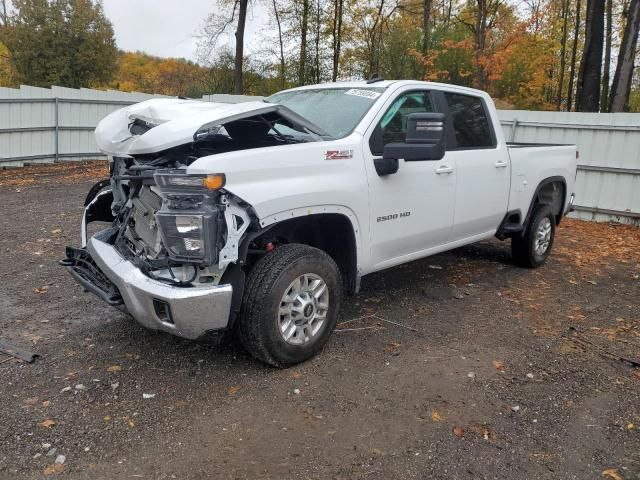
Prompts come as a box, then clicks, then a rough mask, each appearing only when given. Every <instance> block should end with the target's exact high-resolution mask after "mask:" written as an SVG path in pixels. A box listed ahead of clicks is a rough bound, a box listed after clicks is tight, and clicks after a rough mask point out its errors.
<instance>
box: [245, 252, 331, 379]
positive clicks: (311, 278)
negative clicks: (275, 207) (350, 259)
mask: <svg viewBox="0 0 640 480" xmlns="http://www.w3.org/2000/svg"><path fill="white" fill-rule="evenodd" d="M341 294H342V282H341V278H340V271H339V269H338V266H337V265H336V263H335V262H334V261H333V259H332V258H331V257H330V256H329V255H327V254H326V253H325V252H323V251H322V250H319V249H317V248H313V247H310V246H308V245H301V244H288V245H282V246H280V247H278V248H276V249H275V250H274V251H273V252H271V253H269V254H267V255H266V256H265V257H263V258H262V259H261V260H260V261H259V262H258V263H257V264H256V265H255V266H254V267H253V269H252V270H251V272H250V274H249V278H248V280H247V285H246V287H245V293H244V298H243V301H242V310H241V313H240V318H239V319H238V336H239V338H240V341H241V342H242V344H243V346H244V347H245V348H246V350H247V351H248V352H249V353H250V354H251V355H253V356H254V357H255V358H257V359H258V360H261V361H263V362H265V363H268V364H269V365H273V366H275V367H287V366H290V365H295V364H296V363H300V362H303V361H305V360H307V359H309V358H311V357H313V356H314V355H316V354H317V353H318V352H319V351H320V349H322V347H323V346H324V344H325V343H326V342H327V340H328V339H329V336H330V335H331V332H332V331H333V329H334V327H335V325H336V319H337V314H338V309H339V306H340V297H341Z"/></svg>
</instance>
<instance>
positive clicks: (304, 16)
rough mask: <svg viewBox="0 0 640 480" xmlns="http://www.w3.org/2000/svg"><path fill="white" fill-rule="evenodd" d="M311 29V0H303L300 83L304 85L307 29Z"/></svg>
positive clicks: (299, 66) (299, 65) (299, 67)
mask: <svg viewBox="0 0 640 480" xmlns="http://www.w3.org/2000/svg"><path fill="white" fill-rule="evenodd" d="M308 29H309V0H302V25H301V28H300V62H299V64H298V85H304V81H305V75H306V70H307V30H308Z"/></svg>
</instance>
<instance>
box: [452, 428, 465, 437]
mask: <svg viewBox="0 0 640 480" xmlns="http://www.w3.org/2000/svg"><path fill="white" fill-rule="evenodd" d="M453 434H454V435H455V436H456V437H458V438H462V437H464V428H462V427H453Z"/></svg>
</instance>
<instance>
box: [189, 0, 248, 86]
mask: <svg viewBox="0 0 640 480" xmlns="http://www.w3.org/2000/svg"><path fill="white" fill-rule="evenodd" d="M216 7H217V8H216V12H215V13H212V14H210V15H209V17H208V18H207V20H206V21H205V25H204V27H203V28H202V32H201V34H200V41H199V45H198V57H199V60H200V61H201V62H202V63H205V64H211V62H212V61H214V57H215V52H216V49H218V48H219V47H220V40H221V39H222V38H223V37H224V35H225V34H226V33H227V31H228V30H229V29H231V28H234V27H235V34H234V36H235V54H234V67H233V92H234V93H236V94H242V93H244V91H245V89H244V33H245V27H246V23H247V10H248V7H249V0H220V1H219V3H218V4H216ZM236 17H237V18H236Z"/></svg>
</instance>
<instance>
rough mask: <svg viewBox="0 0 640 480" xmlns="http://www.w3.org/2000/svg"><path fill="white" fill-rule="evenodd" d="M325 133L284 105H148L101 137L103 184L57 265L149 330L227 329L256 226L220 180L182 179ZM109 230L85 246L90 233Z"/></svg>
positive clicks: (114, 118) (186, 333)
mask: <svg viewBox="0 0 640 480" xmlns="http://www.w3.org/2000/svg"><path fill="white" fill-rule="evenodd" d="M324 138H328V134H326V132H324V131H322V130H321V129H320V128H319V127H317V126H315V125H313V124H311V123H310V122H308V121H307V120H306V119H304V118H302V117H300V116H299V115H297V114H296V113H294V112H293V111H291V110H289V109H287V108H286V107H283V106H280V105H275V104H269V103H264V102H250V103H246V104H236V105H228V104H227V105H223V104H209V103H206V102H194V101H185V100H177V99H153V100H148V101H146V102H142V103H140V104H137V105H132V106H130V107H126V108H124V109H121V110H117V111H115V112H113V113H111V114H110V115H108V116H107V117H105V118H104V119H103V120H102V121H101V122H100V123H99V125H98V127H97V128H96V142H97V144H98V147H99V148H100V150H102V151H103V152H104V153H106V154H108V155H110V163H109V168H110V179H108V180H104V181H102V182H99V183H97V184H96V185H95V186H94V187H93V188H92V189H91V191H90V192H89V195H88V196H87V199H86V201H85V210H84V215H83V220H82V248H74V247H68V248H67V250H66V254H67V258H65V259H64V260H63V261H62V262H61V264H62V265H63V266H65V267H66V268H67V269H68V270H69V272H70V273H71V275H72V276H73V277H74V278H75V279H76V280H77V281H78V283H80V284H81V285H82V286H83V287H84V288H85V289H86V290H88V291H91V292H93V293H95V294H96V295H97V296H98V297H100V298H101V299H103V300H104V301H106V302H107V303H108V304H110V305H113V306H115V307H118V308H120V309H121V310H123V311H126V312H128V313H130V314H131V315H132V316H133V317H134V318H135V319H136V320H138V321H139V322H140V323H142V324H143V325H145V326H146V327H148V328H152V329H156V330H164V331H167V332H170V333H173V334H175V335H179V336H182V337H186V338H191V339H195V338H198V337H200V336H202V335H204V334H206V333H208V332H211V331H219V330H223V329H225V328H227V327H229V326H230V322H232V321H233V316H234V314H235V312H236V311H237V310H238V308H239V305H240V300H241V298H242V289H243V286H244V273H243V271H242V268H241V263H242V262H241V259H239V258H238V257H239V249H240V246H241V241H242V240H243V236H244V235H245V233H246V232H247V230H248V229H249V228H251V225H256V227H255V228H259V227H257V225H258V219H257V218H256V217H255V215H254V214H253V210H252V208H251V206H250V205H247V204H245V203H244V202H243V201H242V200H241V199H239V198H238V197H236V196H234V195H233V194H232V193H231V192H230V191H228V190H227V189H225V182H226V178H225V175H224V174H223V173H222V172H221V173H212V174H210V175H195V174H188V173H187V170H188V167H189V166H190V165H191V164H192V163H194V162H195V161H196V160H198V159H199V158H202V157H206V156H212V155H221V154H225V153H227V152H234V151H238V150H247V149H258V148H265V147H274V146H281V145H291V144H295V143H304V142H315V141H319V140H321V139H324ZM93 222H106V223H107V224H109V227H108V228H106V229H105V230H102V231H99V232H98V233H96V234H95V235H93V236H91V237H89V235H88V233H87V229H88V226H89V225H90V224H91V223H93Z"/></svg>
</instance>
